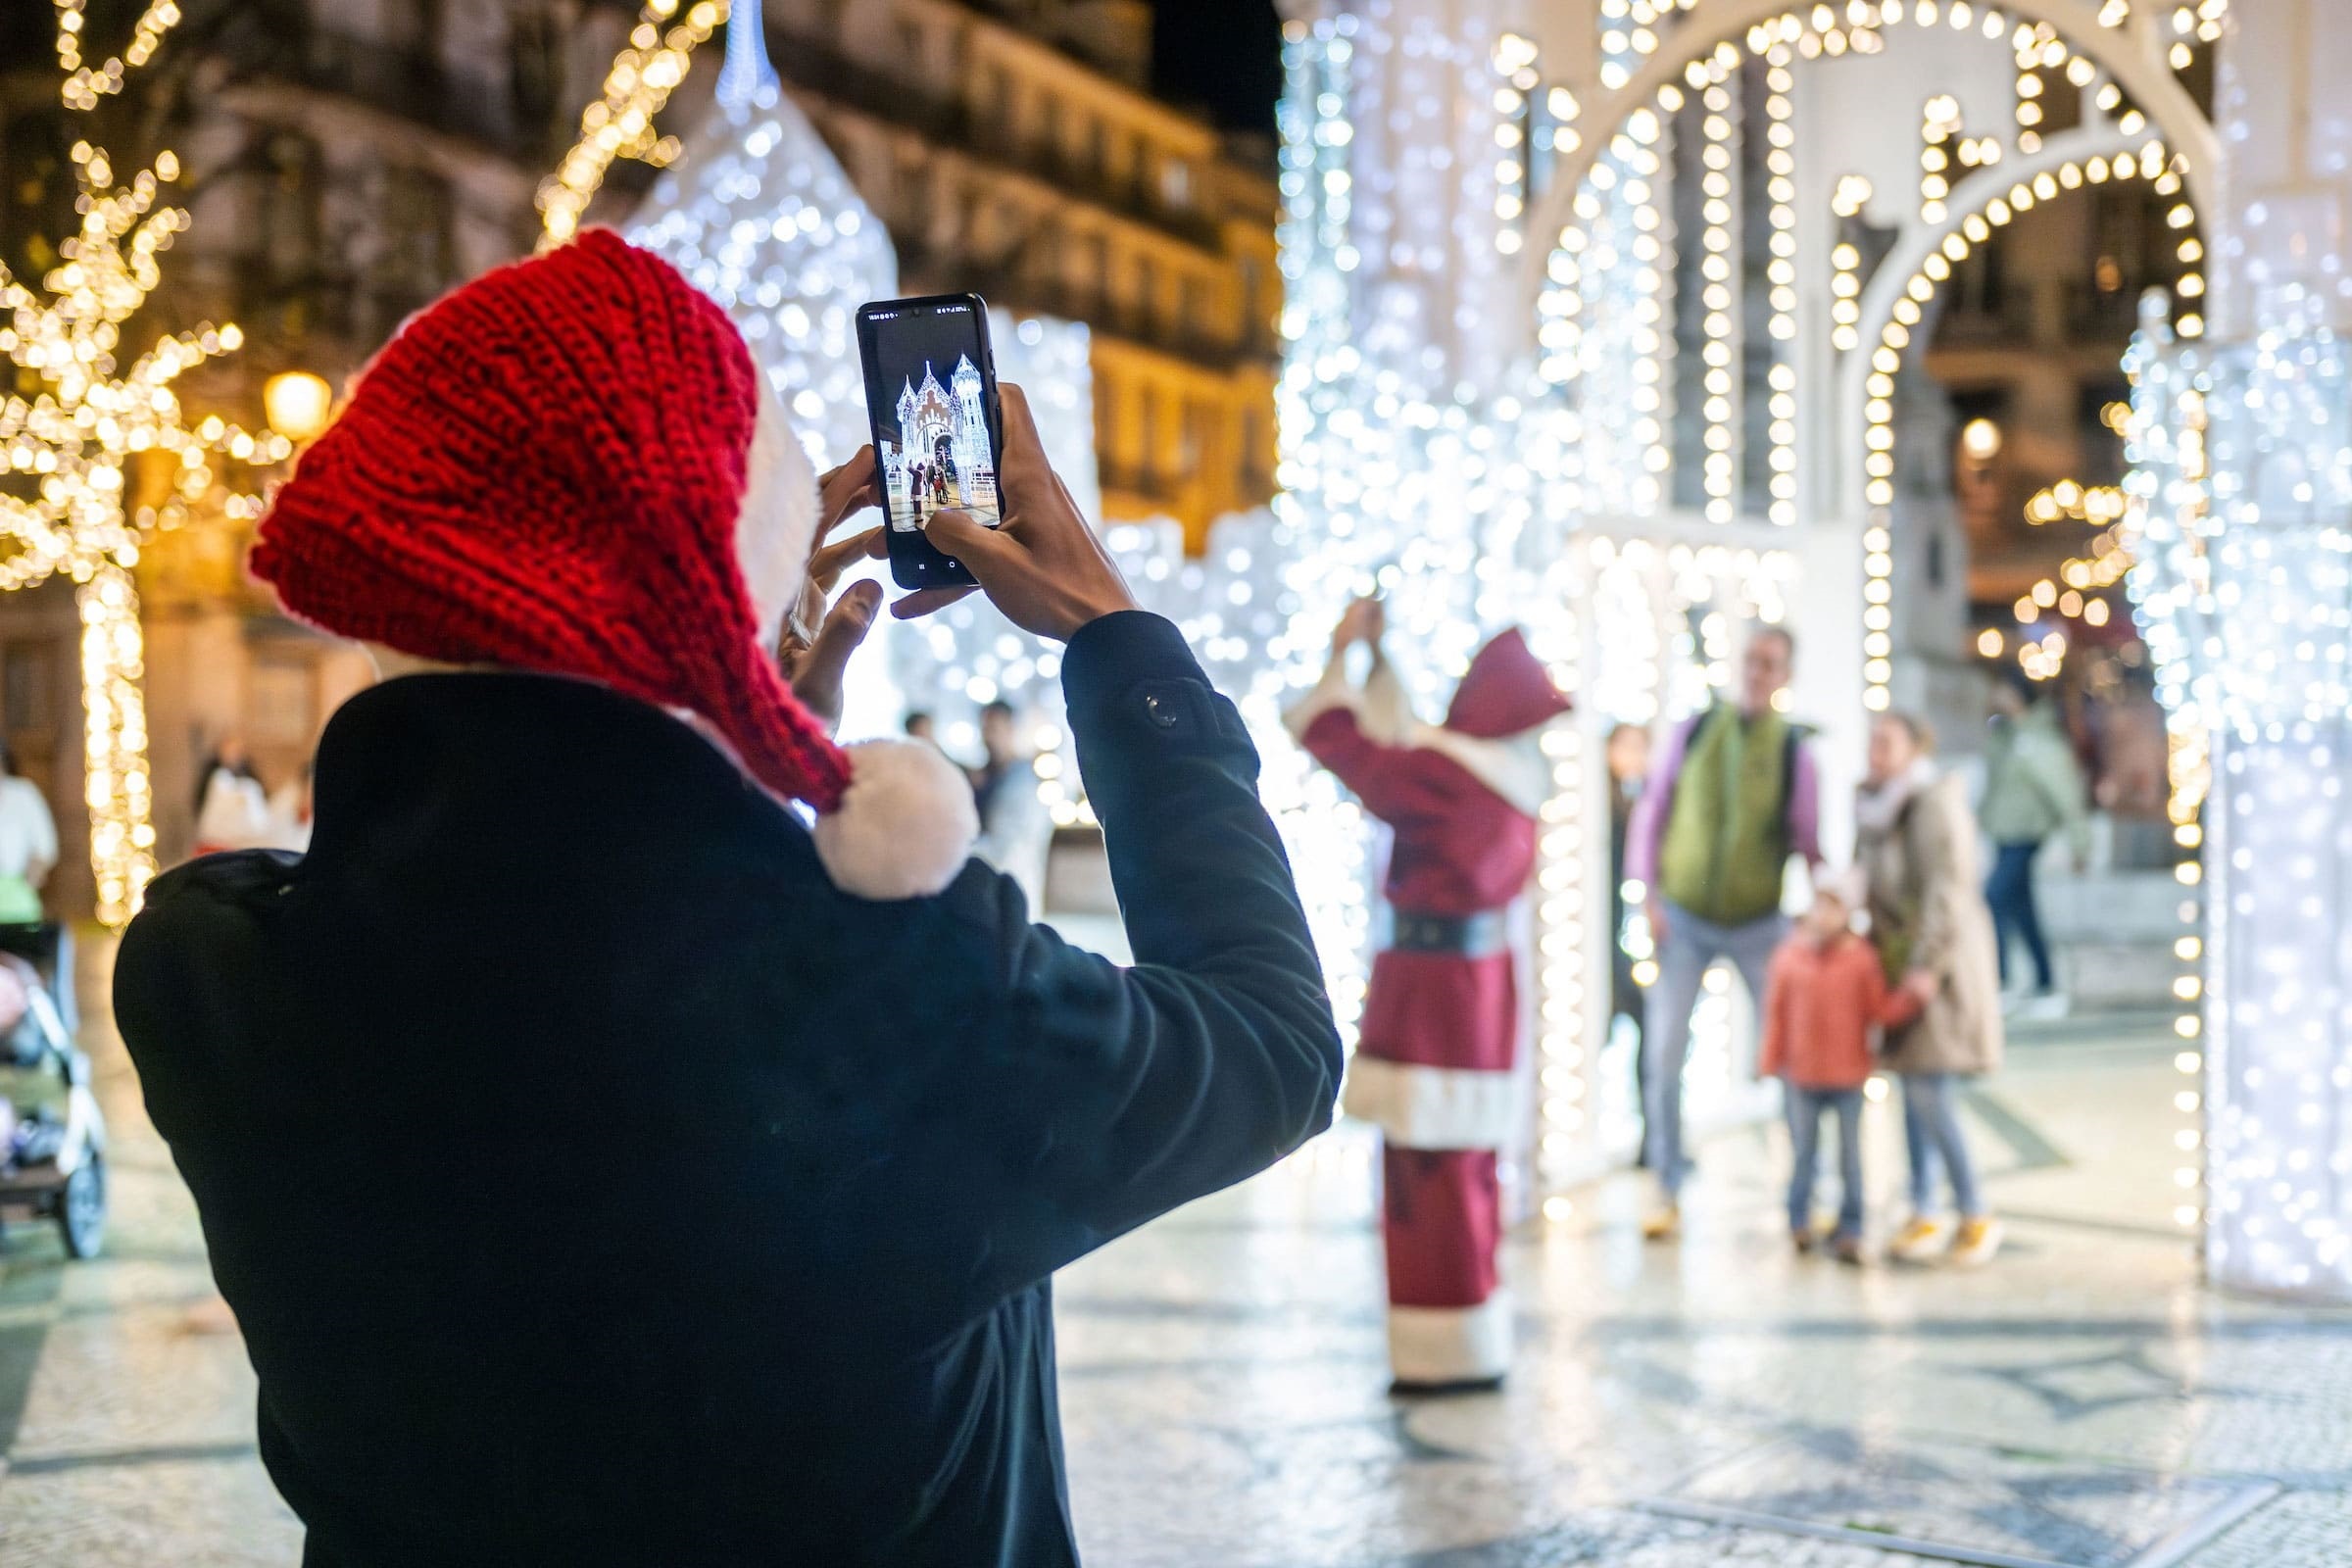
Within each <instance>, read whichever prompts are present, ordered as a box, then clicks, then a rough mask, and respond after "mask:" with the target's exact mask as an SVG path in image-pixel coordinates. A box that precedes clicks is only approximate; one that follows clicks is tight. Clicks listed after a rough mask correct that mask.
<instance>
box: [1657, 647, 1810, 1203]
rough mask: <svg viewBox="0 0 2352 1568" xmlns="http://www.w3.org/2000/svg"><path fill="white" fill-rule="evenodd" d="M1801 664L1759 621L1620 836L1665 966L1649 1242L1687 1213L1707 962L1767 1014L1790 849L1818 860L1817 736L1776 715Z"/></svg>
mask: <svg viewBox="0 0 2352 1568" xmlns="http://www.w3.org/2000/svg"><path fill="white" fill-rule="evenodd" d="M1795 667H1796V639H1795V638H1794V636H1793V635H1792V634H1790V633H1789V631H1788V629H1787V628H1785V627H1781V626H1758V627H1756V628H1755V629H1754V630H1753V631H1752V632H1751V633H1750V634H1749V636H1748V639H1747V647H1746V649H1745V651H1744V652H1743V654H1742V655H1741V658H1740V689H1739V692H1738V694H1737V696H1736V697H1735V698H1734V700H1732V701H1729V702H1721V701H1719V702H1717V703H1715V704H1714V705H1712V706H1711V707H1709V708H1707V709H1706V710H1705V711H1702V712H1700V713H1699V714H1697V715H1696V716H1695V717H1693V718H1691V719H1690V720H1688V721H1687V722H1685V723H1683V724H1682V725H1680V726H1678V727H1677V728H1676V729H1675V731H1674V732H1673V734H1672V735H1671V736H1670V737H1669V738H1668V740H1667V742H1666V748H1665V752H1664V754H1663V755H1662V756H1661V757H1660V758H1659V759H1658V762H1657V766H1656V767H1655V768H1654V769H1653V770H1652V772H1651V775H1650V780H1649V784H1648V787H1647V788H1645V789H1644V790H1643V791H1642V801H1641V805H1640V806H1639V808H1638V809H1636V810H1635V812H1634V819H1633V823H1632V825H1631V827H1630V828H1629V830H1628V832H1627V836H1626V837H1627V842H1626V867H1625V874H1626V876H1627V877H1628V878H1629V879H1631V880H1633V881H1636V882H1640V883H1641V884H1642V886H1643V887H1644V888H1645V889H1647V892H1648V914H1649V930H1650V939H1651V941H1652V942H1653V943H1654V944H1655V945H1656V949H1657V963H1658V978H1657V980H1656V982H1655V983H1654V984H1652V985H1651V986H1650V988H1649V997H1648V1005H1647V1014H1648V1028H1647V1030H1646V1032H1645V1037H1644V1051H1645V1053H1646V1060H1647V1069H1648V1070H1647V1072H1646V1073H1645V1075H1644V1078H1643V1085H1642V1087H1643V1115H1644V1118H1645V1120H1646V1124H1647V1145H1646V1147H1647V1151H1648V1158H1647V1163H1648V1165H1649V1169H1650V1172H1651V1175H1652V1177H1653V1178H1654V1179H1655V1180H1656V1182H1657V1183H1658V1190H1659V1202H1658V1204H1657V1206H1656V1208H1655V1209H1653V1210H1652V1212H1651V1213H1650V1214H1649V1216H1648V1217H1647V1218H1646V1219H1645V1220H1644V1221H1643V1223H1642V1232H1643V1234H1645V1235H1646V1236H1648V1237H1649V1238H1650V1239H1651V1240H1652V1241H1663V1240H1665V1239H1666V1238H1668V1237H1671V1236H1673V1235H1674V1234H1675V1232H1676V1230H1677V1229H1678V1228H1679V1227H1680V1225H1681V1222H1682V1190H1683V1183H1684V1182H1685V1181H1686V1180H1687V1179H1688V1178H1689V1176H1690V1173H1691V1162H1690V1159H1689V1156H1688V1155H1687V1154H1686V1153H1685V1152H1684V1144H1683V1065H1684V1062H1685V1060H1686V1058H1687V1057H1688V1056H1689V1055H1690V1052H1691V1009H1692V1008H1693V1007H1695V1006H1696V1005H1697V1004H1698V997H1699V992H1700V990H1701V988H1702V987H1703V986H1704V984H1705V981H1706V975H1707V970H1708V969H1709V968H1711V967H1712V966H1713V965H1714V964H1715V963H1716V962H1717V961H1719V960H1723V961H1728V962H1730V963H1731V965H1732V966H1733V967H1734V968H1735V969H1737V970H1738V971H1739V972H1740V981H1741V983H1742V984H1744V985H1745V986H1746V987H1747V994H1748V999H1749V1000H1750V1002H1752V1003H1753V1004H1754V1005H1755V1007H1756V1009H1757V1012H1758V1015H1759V1016H1761V1014H1762V1011H1763V1006H1764V983H1765V974H1766V971H1767V970H1768V969H1769V967H1770V966H1771V963H1772V956H1773V953H1774V952H1775V950H1777V949H1778V948H1779V947H1780V945H1781V938H1782V937H1783V936H1785V935H1787V934H1788V929H1789V924H1788V921H1787V920H1786V919H1785V918H1784V917H1783V916H1782V914H1781V890H1782V884H1783V883H1784V881H1785V880H1786V879H1787V876H1788V869H1789V857H1791V856H1797V857H1801V858H1803V859H1804V860H1805V861H1806V862H1807V863H1808V864H1815V865H1818V864H1819V863H1820V861H1821V783H1820V772H1819V770H1818V768H1817V767H1816V766H1815V763H1814V759H1813V748H1812V745H1811V743H1810V739H1809V732H1808V731H1807V730H1806V729H1805V728H1804V727H1803V726H1801V725H1798V724H1793V723H1791V722H1789V720H1788V719H1787V718H1786V717H1784V716H1783V714H1782V712H1781V705H1782V703H1783V702H1784V701H1785V696H1784V694H1785V693H1787V691H1788V690H1789V679H1790V677H1791V676H1792V675H1793V674H1794V673H1795Z"/></svg>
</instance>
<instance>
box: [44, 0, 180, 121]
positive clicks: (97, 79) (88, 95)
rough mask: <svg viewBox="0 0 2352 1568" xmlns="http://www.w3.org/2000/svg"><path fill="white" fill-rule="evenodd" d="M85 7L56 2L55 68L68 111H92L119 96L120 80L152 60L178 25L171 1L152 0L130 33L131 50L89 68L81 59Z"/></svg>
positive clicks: (74, 1) (70, 0) (77, 0)
mask: <svg viewBox="0 0 2352 1568" xmlns="http://www.w3.org/2000/svg"><path fill="white" fill-rule="evenodd" d="M84 4H85V0H57V68H58V70H60V71H62V72H64V73H65V75H66V81H65V100H66V107H67V108H69V109H94V108H96V107H97V106H98V100H99V98H101V97H102V96H104V95H106V94H109V93H118V92H121V91H122V90H123V78H124V77H126V76H127V75H129V73H131V72H133V71H136V70H138V69H139V67H141V66H143V65H145V64H146V63H147V62H148V61H149V60H151V59H153V58H154V56H155V51H156V49H157V48H158V47H159V46H160V45H161V44H162V43H163V41H164V34H165V33H167V32H169V31H171V30H172V27H173V26H174V25H176V24H177V23H178V21H179V7H178V6H176V5H173V4H172V0H153V3H152V4H150V5H149V6H148V7H147V9H146V11H144V12H143V13H141V14H140V17H139V20H138V23H137V25H135V26H134V27H133V28H132V29H131V37H130V47H129V48H127V49H125V50H123V53H122V54H120V55H117V56H116V57H115V58H113V59H111V60H109V61H107V63H106V64H105V65H103V66H98V67H96V68H92V67H90V66H87V65H84V64H83V63H82V56H81V30H82V26H83V25H84V23H85V22H86V21H87V20H88V19H87V18H85V17H84V16H83V15H82V10H83V6H84Z"/></svg>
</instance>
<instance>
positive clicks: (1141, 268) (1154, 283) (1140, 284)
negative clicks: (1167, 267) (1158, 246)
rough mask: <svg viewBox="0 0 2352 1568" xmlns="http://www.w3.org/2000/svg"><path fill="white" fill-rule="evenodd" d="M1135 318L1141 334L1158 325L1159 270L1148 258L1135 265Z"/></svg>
mask: <svg viewBox="0 0 2352 1568" xmlns="http://www.w3.org/2000/svg"><path fill="white" fill-rule="evenodd" d="M1135 317H1136V322H1137V326H1138V329H1139V330H1141V331H1143V332H1147V333H1148V332H1151V331H1152V330H1153V329H1155V328H1156V327H1157V326H1158V325H1159V268H1158V266H1157V265H1156V264H1155V263H1153V262H1152V258H1151V257H1149V256H1146V257H1143V258H1141V259H1140V260H1138V261H1137V262H1136V264H1135Z"/></svg>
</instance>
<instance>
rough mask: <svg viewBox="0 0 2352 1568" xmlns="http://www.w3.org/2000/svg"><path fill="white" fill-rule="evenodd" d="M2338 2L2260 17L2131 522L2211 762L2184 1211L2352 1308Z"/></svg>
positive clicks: (2349, 43)
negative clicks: (2197, 327) (2206, 317)
mask: <svg viewBox="0 0 2352 1568" xmlns="http://www.w3.org/2000/svg"><path fill="white" fill-rule="evenodd" d="M2330 3H2331V0H2278V3H2277V4H2274V5H2270V6H2265V7H2262V8H2260V9H2259V11H2249V12H2248V13H2246V14H2244V15H2242V16H2241V17H2239V18H2238V19H2236V20H2235V22H2234V23H2233V24H2232V25H2233V28H2234V36H2233V38H2232V40H2231V45H2230V47H2229V49H2227V50H2226V51H2225V52H2224V53H2223V55H2222V66H2221V70H2222V75H2221V87H2220V91H2219V93H2218V94H2217V97H2218V100H2219V116H2218V118H2219V119H2220V120H2221V121H2222V123H2223V130H2224V135H2223V137H2222V145H2223V146H2224V147H2225V148H2226V149H2227V150H2228V151H2227V157H2228V158H2229V168H2228V170H2227V174H2228V176H2229V177H2228V179H2227V181H2226V183H2225V188H2226V189H2229V190H2231V191H2235V192H2239V193H2241V194H2240V195H2238V197H2237V198H2236V203H2237V204H2236V205H2235V206H2234V207H2233V208H2232V209H2231V210H2229V211H2228V212H2225V213H2223V214H2221V215H2219V220H2218V221H2216V222H2214V223H2213V224H2212V225H2211V227H2212V232H2213V236H2214V240H2215V245H2214V249H2215V251H2216V253H2217V260H2218V263H2219V265H2218V266H2217V267H2216V268H2215V269H2214V278H2213V297H2214V302H2215V304H2216V307H2217V311H2218V315H2217V318H2216V319H2215V322H2214V332H2213V343H2212V344H2211V345H2210V346H2209V345H2207V344H2203V343H2198V342H2194V341H2191V340H2186V339H2183V340H2181V341H2178V342H2176V341H2174V340H2173V339H2172V337H2171V334H2170V333H2168V332H2167V331H2166V330H2165V328H2164V326H2163V323H2162V321H2161V319H2158V318H2157V317H2156V315H2155V314H2154V313H2153V311H2151V314H2150V316H2149V317H2148V319H2146V320H2145V322H2144V323H2143V329H2142V333H2141V336H2140V339H2139V341H2138V343H2137V344H2136V345H2135V347H2134V350H2133V363H2132V366H2131V368H2132V369H2133V371H2134V380H2135V383H2136V386H2135V392H2134V400H2133V411H2134V413H2133V423H2132V440H2131V460H2132V463H2133V471H2132V473H2131V477H2130V479H2129V481H2128V485H2127V488H2128V491H2129V494H2130V499H2131V511H2130V512H2129V513H2128V515H2127V518H2126V523H2127V529H2128V531H2129V542H2130V543H2131V546H2132V548H2133V549H2134V550H2135V553H2136V554H2137V557H2138V560H2139V563H2140V565H2139V567H2138V569H2137V570H2135V571H2134V572H2133V574H2132V577H2131V587H2132V593H2133V595H2134V597H2135V599H2136V600H2137V602H2138V607H2139V613H2140V617H2141V620H2142V623H2143V624H2144V625H2146V626H2147V627H2148V630H2149V639H2150V646H2151V648H2152V650H2153V651H2154V652H2155V653H2156V654H2157V656H2158V657H2159V659H2160V660H2161V661H2162V662H2163V669H2164V685H2163V689H2164V692H2165V695H2166V696H2167V698H2168V700H2169V702H2170V704H2171V706H2172V710H2173V714H2174V721H2175V725H2176V732H2177V734H2179V733H2180V732H2181V731H2186V735H2185V737H2184V739H2185V740H2186V743H2187V745H2186V747H2184V748H2182V749H2183V750H2188V749H2193V748H2194V747H2195V746H2196V744H2197V742H2198V741H2199V740H2200V739H2201V740H2202V741H2203V742H2204V743H2205V744H2206V745H2207V746H2208V747H2209V748H2210V752H2209V755H2210V775H2211V790H2212V793H2211V796H2210V798H2209V800H2208V802H2207V806H2206V810H2205V820H2204V823H2203V839H2204V848H2205V851H2206V855H2205V861H2204V865H2203V867H2202V868H2200V867H2199V866H2198V865H2197V864H2195V863H2194V862H2191V863H2188V864H2184V865H2183V866H2182V867H2181V880H2182V882H2183V884H2185V885H2186V886H2187V887H2190V888H2193V887H2194V886H2195V885H2197V884H2198V883H2200V882H2202V883H2203V884H2204V886H2205V890H2206V897H2205V907H2206V922H2207V929H2206V932H2205V936H2204V938H2203V941H2202V946H2201V956H2202V958H2203V961H2204V972H2203V976H2202V981H2201V990H2202V997H2201V999H2200V997H2199V991H2200V983H2199V980H2198V977H2196V976H2188V977H2184V984H2183V986H2182V988H2181V992H2180V995H2181V997H2182V1000H2183V1001H2185V1002H2190V1003H2194V1002H2197V1001H2199V1000H2201V1001H2202V1003H2203V1011H2202V1014H2201V1015H2199V1014H2197V1013H2193V1012H2192V1013H2188V1014H2185V1015H2183V1017H2182V1018H2181V1019H2180V1035H2181V1048H2180V1057H2181V1065H2182V1066H2183V1067H2184V1068H2185V1069H2187V1070H2188V1071H2190V1072H2191V1073H2201V1076H2202V1084H2201V1087H2185V1088H2183V1089H2182V1090H2181V1091H2180V1108H2181V1109H2182V1110H2183V1111H2186V1112H2194V1111H2197V1110H2200V1109H2201V1110H2202V1111H2203V1112H2204V1118H2205V1124H2204V1128H2203V1135H2202V1137H2203V1154H2204V1162H2203V1168H2202V1187H2203V1198H2204V1201H2203V1204H2202V1213H2201V1216H2200V1214H2199V1207H2198V1204H2197V1202H2196V1197H2197V1189H2198V1186H2199V1171H2198V1170H2197V1168H2196V1167H2195V1166H2194V1165H2191V1164H2184V1165H2183V1166H2182V1169H2181V1172H2180V1180H2181V1188H2182V1201H2181V1205H2180V1206H2181V1211H2182V1214H2183V1217H2184V1218H2188V1219H2190V1220H2192V1221H2193V1220H2195V1219H2196V1218H2198V1217H2201V1218H2202V1220H2203V1223H2204V1236H2205V1257H2206V1265H2207V1268H2208V1270H2209V1272H2210V1273H2211V1275H2212V1277H2213V1279H2214V1280H2215V1281H2216V1282H2217V1283H2219V1284H2222V1285H2226V1286H2230V1287H2235V1288H2239V1289H2245V1290H2256V1291H2266V1292H2281V1293H2289V1294H2294V1295H2298V1296H2307V1297H2315V1298H2322V1299H2330V1300H2338V1301H2352V716H2348V715H2352V349H2348V348H2347V346H2346V343H2345V341H2344V339H2343V337H2342V335H2341V333H2342V332H2343V330H2344V328H2345V326H2346V325H2347V324H2348V322H2352V301H2347V299H2346V297H2345V295H2344V294H2343V292H2342V291H2341V289H2340V288H2339V287H2338V284H2337V279H2338V278H2339V277H2340V275H2341V270H2342V267H2343V262H2344V258H2343V257H2342V256H2341V255H2336V254H2328V253H2327V250H2326V248H2325V247H2324V246H2322V245H2317V244H2315V243H2313V236H2317V235H2330V234H2341V233H2342V232H2343V220H2344V217H2345V216H2346V215H2347V214H2352V176H2348V175H2347V173H2346V172H2345V171H2344V170H2343V169H2342V168H2341V167H2340V164H2336V165H2329V164H2326V163H2321V162H2318V161H2316V160H2315V159H2314V157H2313V152H2312V150H2313V149H2315V148H2319V147H2324V146H2327V145H2331V144H2337V143H2340V141H2341V140H2342V138H2343V137H2344V136H2345V135H2346V134H2347V133H2348V131H2352V127H2347V125H2346V123H2345V120H2344V117H2343V114H2342V111H2341V109H2340V108H2339V107H2338V106H2337V94H2336V92H2335V90H2334V84H2335V83H2337V82H2339V81H2341V80H2342V79H2343V75H2344V73H2345V72H2346V71H2347V70H2352V35H2347V34H2346V33H2345V31H2344V29H2342V28H2341V27H2333V26H2329V25H2324V23H2323V17H2322V12H2323V11H2324V10H2326V9H2327V5H2328V4H2330ZM2188 760H2191V759H2183V758H2181V757H2180V756H2179V755H2178V754H2177V756H2176V764H2177V766H2176V784H2177V786H2178V785H2179V784H2180V782H2181V778H2180V775H2181V773H2182V772H2183V771H2186V770H2187V769H2184V768H2183V767H2182V766H2180V764H2181V763H2182V762H2184V761H2188ZM2180 825H2181V827H2182V828H2183V829H2184V830H2188V829H2193V828H2195V827H2196V824H2195V823H2192V822H2185V821H2183V822H2182V823H2181V824H2180ZM2184 902H2185V901H2184ZM2199 951H2200V950H2199V948H2198V946H2197V943H2196V939H2195V938H2194V937H2193V936H2192V937H2188V938H2184V939H2183V941H2182V952H2183V956H2189V955H2191V954H2196V953H2198V952H2199ZM2187 1082H2189V1083H2190V1084H2192V1085H2194V1084H2195V1083H2196V1080H2195V1079H2194V1078H2190V1079H2189V1080H2187ZM2183 1144H2184V1146H2186V1152H2194V1151H2195V1143H2194V1138H2193V1129H2192V1130H2191V1136H2190V1137H2188V1138H2184V1139H2183Z"/></svg>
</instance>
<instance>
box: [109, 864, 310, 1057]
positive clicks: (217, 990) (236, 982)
mask: <svg viewBox="0 0 2352 1568" xmlns="http://www.w3.org/2000/svg"><path fill="white" fill-rule="evenodd" d="M300 862H301V857H299V856H295V855H289V854H286V853H284V852H282V851H277V850H248V851H243V852H240V853H237V854H232V855H208V856H205V857H204V858H201V859H196V860H191V861H189V862H188V863H187V864H185V865H182V866H179V867H176V868H174V869H173V870H171V871H169V872H166V873H165V874H164V875H162V876H160V877H158V878H156V879H155V881H154V882H153V883H151V884H149V886H148V888H147V892H146V898H145V901H144V903H143V904H142V905H141V907H140V909H139V913H138V915H137V916H136V917H135V918H134V919H133V920H132V921H131V922H130V925H129V926H128V928H126V929H125V930H124V931H123V945H122V948H121V950H120V952H119V953H118V955H117V956H116V959H115V976H114V996H115V1015H116V1020H117V1022H118V1023H119V1024H120V1025H121V1027H122V1031H123V1039H124V1040H125V1041H126V1042H127V1043H129V1045H130V1046H131V1047H132V1050H133V1053H134V1054H138V1053H141V1052H143V1051H146V1050H148V1049H151V1048H154V1049H160V1048H163V1047H167V1046H171V1045H172V1044H173V1043H174V1042H179V1041H183V1040H184V1039H185V1038H186V1037H187V1033H188V1019H189V1015H190V1004H191V1001H192V999H195V998H198V997H209V998H212V999H214V1001H216V1002H218V1001H219V1000H220V999H221V998H224V997H230V998H233V997H239V996H243V995H247V994H248V993H246V992H245V991H244V989H243V981H244V979H245V978H246V974H247V970H248V969H249V967H250V964H251V961H252V959H253V957H254V956H255V955H256V954H257V953H258V952H260V951H264V949H263V947H262V945H263V944H266V943H267V942H268V941H269V940H270V920H269V915H270V911H271V910H272V909H273V908H274V907H276V906H277V905H278V904H279V903H281V902H282V900H283V899H284V897H285V894H286V892H287V891H288V890H289V889H291V887H292V886H293V881H294V872H295V870H296V868H297V867H298V866H299V864H300ZM142 1070H144V1068H142Z"/></svg>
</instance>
